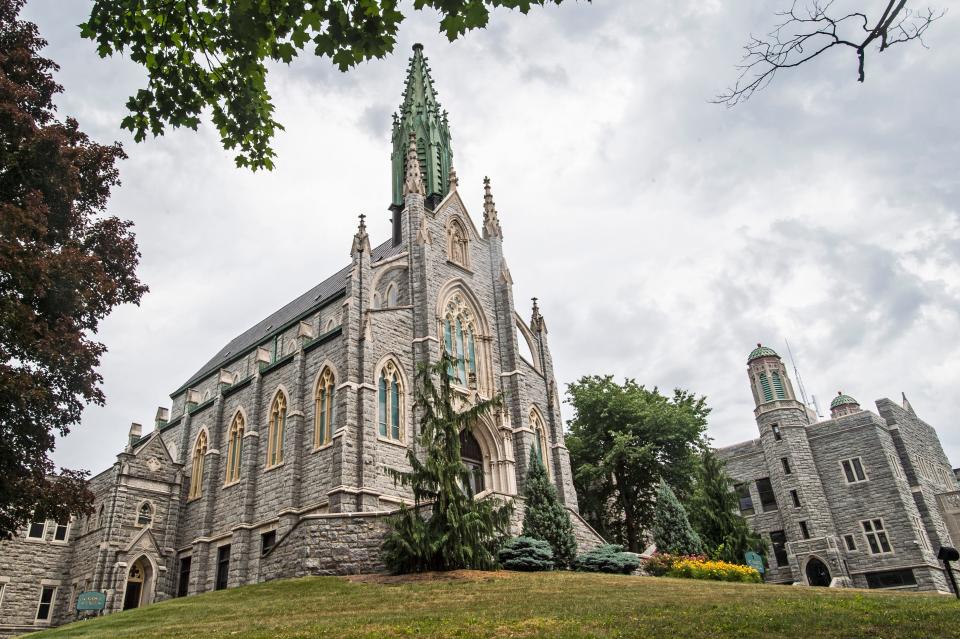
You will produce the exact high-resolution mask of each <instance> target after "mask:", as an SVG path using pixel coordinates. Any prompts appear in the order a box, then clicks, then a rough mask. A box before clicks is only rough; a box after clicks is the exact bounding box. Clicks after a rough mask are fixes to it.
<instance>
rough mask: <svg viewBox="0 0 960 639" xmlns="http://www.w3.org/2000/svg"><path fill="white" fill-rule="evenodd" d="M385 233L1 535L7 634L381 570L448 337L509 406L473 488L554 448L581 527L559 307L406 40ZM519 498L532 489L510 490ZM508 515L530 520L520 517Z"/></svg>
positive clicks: (476, 446) (479, 426) (503, 478)
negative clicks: (36, 516)
mask: <svg viewBox="0 0 960 639" xmlns="http://www.w3.org/2000/svg"><path fill="white" fill-rule="evenodd" d="M392 164H393V198H392V203H391V207H390V208H391V210H392V211H393V222H392V228H391V229H390V238H389V239H388V240H387V241H385V242H383V243H381V244H379V245H377V246H375V247H374V246H372V245H371V242H370V238H369V236H368V233H367V229H366V226H365V224H364V221H363V219H362V218H361V221H360V224H359V228H358V230H357V233H356V235H355V236H354V238H353V241H352V244H351V245H350V263H349V264H348V265H347V266H346V267H345V268H343V269H342V270H341V271H339V272H338V273H336V274H334V275H332V276H331V277H329V278H328V279H326V280H324V281H323V282H321V283H320V284H318V285H317V286H315V287H314V288H313V289H311V290H309V291H307V292H306V293H304V294H303V295H301V296H300V297H299V298H297V299H295V300H293V301H292V302H290V303H289V304H287V305H286V306H284V307H283V308H281V309H280V310H278V311H277V312H275V313H273V314H272V315H270V316H269V317H267V318H266V319H264V320H263V321H261V322H259V323H257V324H256V325H255V326H253V327H252V328H250V329H249V330H247V331H246V332H244V333H243V334H241V335H239V336H238V337H236V338H235V339H234V340H232V341H231V342H230V343H229V344H227V345H226V346H225V347H224V348H222V349H221V350H220V352H219V353H217V354H216V355H215V356H214V357H213V358H212V359H211V360H210V361H208V362H207V363H206V364H204V365H203V366H202V367H201V368H200V369H199V370H198V371H197V372H196V374H194V375H193V376H192V377H191V378H190V379H188V380H187V381H186V382H185V383H184V384H183V385H182V386H181V387H180V388H178V389H177V390H176V391H174V392H173V393H172V395H171V399H172V407H171V408H170V409H169V410H168V409H166V408H161V409H159V410H158V412H157V417H156V421H155V426H154V428H153V430H152V432H150V433H148V434H143V433H141V431H140V426H139V425H137V424H134V426H133V427H132V428H131V431H130V434H129V442H128V444H127V445H126V448H125V450H123V451H122V452H121V453H120V454H119V455H118V456H117V461H116V463H115V464H114V465H113V466H112V467H111V468H109V469H107V470H105V471H103V472H102V473H100V474H98V475H96V476H95V477H93V478H92V479H91V480H90V484H89V485H90V489H91V490H92V491H93V493H94V495H95V502H94V509H95V512H94V514H93V515H92V516H90V517H89V518H86V519H82V520H80V521H74V522H72V523H71V524H70V525H68V526H58V525H56V524H55V523H53V522H35V523H34V524H32V525H31V526H29V527H28V529H27V530H24V531H23V532H22V534H21V535H18V536H17V537H16V538H14V539H11V540H9V541H4V542H0V635H3V634H16V633H18V632H24V631H29V630H35V629H37V628H39V627H43V626H46V625H51V624H58V623H63V622H66V621H70V620H72V619H73V618H75V611H74V607H75V599H76V595H77V594H78V593H79V592H82V591H101V592H104V593H106V597H107V603H106V611H107V612H111V611H117V610H121V609H125V608H131V607H138V606H143V605H147V604H149V603H152V602H155V601H159V600H162V599H166V598H170V597H175V596H184V595H191V594H194V593H201V592H206V591H210V590H214V589H220V588H230V587H234V586H239V585H242V584H250V583H256V582H260V581H264V580H267V579H273V578H278V577H293V576H300V575H305V574H348V573H358V572H371V571H377V570H382V568H383V566H382V564H381V562H380V557H379V554H380V552H379V551H380V544H381V541H382V538H383V534H384V532H385V529H386V523H385V521H386V516H387V515H388V514H389V513H390V512H392V511H394V510H396V508H397V507H398V506H399V505H400V504H403V503H411V502H412V495H411V493H410V492H409V490H408V489H405V488H404V487H402V486H398V485H396V484H395V483H394V481H393V480H392V479H391V477H390V475H389V474H388V473H387V472H386V469H389V468H393V469H397V470H407V469H408V468H409V466H408V463H407V461H406V453H407V451H408V450H409V449H411V448H412V447H414V443H415V440H416V438H417V435H418V433H417V421H416V419H415V415H414V411H413V394H412V391H413V389H412V385H413V383H414V377H415V372H416V369H417V366H418V365H419V364H422V363H428V362H431V361H436V359H437V358H438V357H439V355H440V353H441V349H446V350H447V351H448V352H450V353H451V354H453V356H454V357H455V358H456V362H457V366H456V370H455V371H452V373H451V374H452V378H453V380H454V386H455V387H456V389H457V391H458V395H459V397H460V398H461V400H462V401H463V402H464V404H470V403H471V402H474V401H476V399H477V398H490V397H493V396H494V395H502V397H503V398H504V402H503V404H502V406H501V407H500V408H499V409H498V410H497V411H496V412H494V413H492V414H491V415H490V416H489V417H486V418H483V419H481V420H479V421H478V422H477V423H475V424H474V425H473V427H472V428H471V429H470V430H469V431H467V432H464V433H463V434H462V435H461V443H462V450H463V457H464V461H465V462H466V463H467V464H468V465H470V466H471V467H472V468H473V470H474V472H473V475H472V476H473V482H472V483H473V486H472V487H471V488H472V489H473V490H474V492H475V493H476V494H477V495H478V497H483V496H486V495H499V496H502V497H505V498H507V499H516V496H517V495H518V491H520V490H521V489H522V482H523V478H524V476H525V473H526V469H527V466H528V462H529V456H530V455H531V454H535V455H538V456H540V457H541V459H542V461H543V462H544V463H545V465H546V467H547V468H548V471H549V473H550V476H551V478H552V479H553V481H554V483H555V485H556V488H557V491H558V493H559V496H560V499H561V500H562V502H563V503H564V504H565V505H566V507H567V508H568V510H569V511H570V513H571V516H572V519H573V521H574V526H575V529H576V533H577V537H578V541H579V543H580V545H581V547H585V548H589V547H591V546H593V545H596V544H598V543H600V542H601V540H600V539H599V537H598V536H597V535H596V533H595V532H593V530H592V529H590V527H589V526H588V525H587V524H586V523H585V522H584V521H583V520H582V519H581V518H580V517H579V515H578V514H577V498H576V494H575V492H574V488H573V481H572V477H571V471H570V463H569V458H568V454H567V450H566V448H565V446H564V441H563V429H562V424H561V418H560V412H559V395H558V391H557V386H556V381H555V379H554V374H553V360H552V357H551V353H550V348H549V345H548V342H547V327H546V322H545V321H544V318H543V316H542V315H541V314H540V311H539V309H538V307H537V305H536V301H534V304H533V308H532V314H531V316H530V319H529V321H527V320H526V319H524V318H522V317H521V316H520V314H519V312H518V310H517V308H516V306H515V303H514V298H513V292H512V280H511V275H510V270H509V268H508V267H507V263H506V261H505V259H504V253H503V232H502V229H501V225H500V220H499V217H498V213H497V209H496V206H495V204H494V200H493V196H492V193H491V188H490V183H489V180H485V184H484V195H483V208H482V216H481V217H480V218H478V219H475V218H474V217H472V216H471V215H470V214H469V213H468V211H467V206H466V204H465V203H464V201H463V199H462V197H461V192H460V190H459V184H458V181H457V177H456V173H455V171H454V168H453V161H452V152H451V144H450V132H449V128H448V123H447V116H446V113H445V112H442V111H441V109H440V105H439V104H438V103H437V100H436V97H435V92H434V88H433V82H432V79H431V77H430V73H429V67H428V66H427V62H426V59H425V58H424V56H423V52H422V47H421V46H420V45H415V46H414V51H413V56H412V58H411V60H410V66H409V69H408V74H407V78H406V88H405V93H404V99H403V103H402V105H401V107H400V110H399V112H398V113H397V114H396V115H395V116H394V123H393V154H392ZM516 510H517V511H518V514H519V513H522V508H518V509H516ZM514 524H515V526H516V525H519V522H514Z"/></svg>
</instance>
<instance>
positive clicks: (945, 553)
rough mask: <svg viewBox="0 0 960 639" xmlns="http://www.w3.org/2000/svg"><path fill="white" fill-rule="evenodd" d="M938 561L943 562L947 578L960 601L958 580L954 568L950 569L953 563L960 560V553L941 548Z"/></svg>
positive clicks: (951, 549)
mask: <svg viewBox="0 0 960 639" xmlns="http://www.w3.org/2000/svg"><path fill="white" fill-rule="evenodd" d="M937 559H939V560H940V561H942V562H943V565H944V567H945V568H946V569H947V577H950V585H951V586H953V594H954V595H956V596H957V599H960V591H957V580H956V579H954V578H953V568H951V567H950V562H951V561H957V560H960V552H958V551H957V549H956V548H951V547H950V546H940V551H939V552H938V553H937Z"/></svg>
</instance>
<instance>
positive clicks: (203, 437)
mask: <svg viewBox="0 0 960 639" xmlns="http://www.w3.org/2000/svg"><path fill="white" fill-rule="evenodd" d="M206 456H207V431H205V430H201V431H200V433H199V434H198V435H197V441H196V443H195V444H194V445H193V467H192V468H191V471H190V493H189V498H190V499H197V498H198V497H200V495H202V494H203V462H204V460H205V458H206Z"/></svg>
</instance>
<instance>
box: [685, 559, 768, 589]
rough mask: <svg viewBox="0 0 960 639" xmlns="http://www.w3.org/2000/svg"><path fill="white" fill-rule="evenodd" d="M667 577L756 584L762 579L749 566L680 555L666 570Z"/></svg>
mask: <svg viewBox="0 0 960 639" xmlns="http://www.w3.org/2000/svg"><path fill="white" fill-rule="evenodd" d="M667 576H668V577H680V578H682V579H712V580H714V581H739V582H743V583H751V584H758V583H760V582H761V581H762V579H761V577H760V573H759V572H757V571H756V570H755V569H753V568H751V567H749V566H741V565H740V564H730V563H727V562H725V561H714V560H712V559H701V558H696V557H681V558H680V559H677V560H676V561H675V562H674V563H673V567H672V568H671V569H670V570H669V571H668V572H667Z"/></svg>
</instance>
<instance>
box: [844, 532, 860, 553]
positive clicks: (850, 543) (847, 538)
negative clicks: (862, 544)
mask: <svg viewBox="0 0 960 639" xmlns="http://www.w3.org/2000/svg"><path fill="white" fill-rule="evenodd" d="M843 541H844V543H845V544H847V550H849V551H851V552H852V551H854V550H856V549H857V542H856V540H855V539H854V537H853V535H844V536H843Z"/></svg>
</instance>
